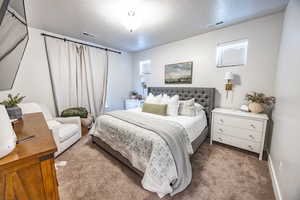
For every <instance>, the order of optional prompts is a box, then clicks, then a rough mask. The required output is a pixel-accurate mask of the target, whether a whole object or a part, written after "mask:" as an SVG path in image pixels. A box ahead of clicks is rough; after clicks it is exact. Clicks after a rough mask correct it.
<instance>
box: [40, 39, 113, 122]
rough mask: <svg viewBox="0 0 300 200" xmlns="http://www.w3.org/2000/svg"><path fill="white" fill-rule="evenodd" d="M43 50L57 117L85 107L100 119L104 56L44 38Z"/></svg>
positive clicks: (104, 82)
mask: <svg viewBox="0 0 300 200" xmlns="http://www.w3.org/2000/svg"><path fill="white" fill-rule="evenodd" d="M45 46H46V50H47V57H48V63H49V71H50V75H51V82H52V87H53V93H54V98H55V104H56V111H57V113H58V114H61V112H62V111H63V110H64V109H67V108H70V107H85V108H86V109H87V110H88V111H89V112H90V113H91V114H92V115H93V116H94V117H97V116H99V115H100V114H101V113H102V112H103V111H104V107H105V98H106V85H107V70H108V69H107V55H106V52H105V51H102V50H100V49H96V48H93V47H88V46H85V45H79V44H76V43H73V42H68V41H63V40H58V39H55V38H50V37H45Z"/></svg>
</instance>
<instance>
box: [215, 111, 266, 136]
mask: <svg viewBox="0 0 300 200" xmlns="http://www.w3.org/2000/svg"><path fill="white" fill-rule="evenodd" d="M214 121H215V123H218V124H222V125H225V126H232V127H238V128H243V129H249V130H252V131H257V132H262V130H263V122H262V121H257V120H251V119H246V118H240V117H239V118H238V117H234V116H227V115H222V114H215V117H214Z"/></svg>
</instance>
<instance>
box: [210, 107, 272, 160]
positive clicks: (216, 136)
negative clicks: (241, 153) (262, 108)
mask: <svg viewBox="0 0 300 200" xmlns="http://www.w3.org/2000/svg"><path fill="white" fill-rule="evenodd" d="M267 122H268V116H267V115H266V114H255V113H247V112H242V111H239V110H232V109H223V108H216V109H214V110H213V111H212V128H211V138H210V143H211V144H212V142H213V141H217V142H220V143H224V144H228V145H231V146H235V147H238V148H241V149H245V150H248V151H252V152H255V153H258V154H259V160H261V159H262V156H263V150H264V143H265V135H266V129H267Z"/></svg>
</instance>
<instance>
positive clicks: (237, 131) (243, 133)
mask: <svg viewBox="0 0 300 200" xmlns="http://www.w3.org/2000/svg"><path fill="white" fill-rule="evenodd" d="M214 132H215V133H217V134H224V135H229V136H234V137H238V138H241V139H246V140H249V141H252V142H261V136H262V132H256V131H251V130H248V129H241V128H236V127H231V126H224V125H221V124H216V125H215V127H214Z"/></svg>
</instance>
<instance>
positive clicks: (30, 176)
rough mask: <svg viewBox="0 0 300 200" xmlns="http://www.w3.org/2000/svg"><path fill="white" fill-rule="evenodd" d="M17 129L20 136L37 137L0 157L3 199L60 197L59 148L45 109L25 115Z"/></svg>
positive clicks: (41, 199) (0, 181)
mask: <svg viewBox="0 0 300 200" xmlns="http://www.w3.org/2000/svg"><path fill="white" fill-rule="evenodd" d="M14 130H15V132H16V135H17V138H18V139H21V138H25V137H28V136H31V135H34V137H33V138H32V139H30V140H27V141H23V142H21V143H19V144H17V146H16V148H15V149H14V151H13V152H11V153H10V154H9V155H7V156H6V157H4V158H2V159H0V199H1V200H58V199H59V196H58V184H57V179H56V172H55V166H54V156H53V155H54V152H56V150H57V149H56V145H55V142H54V139H53V137H52V134H51V132H50V130H49V129H48V126H47V124H46V121H45V119H44V117H43V115H42V113H33V114H27V115H24V116H23V120H21V121H19V122H18V123H17V124H16V125H15V126H14ZM0 134H1V133H0Z"/></svg>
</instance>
